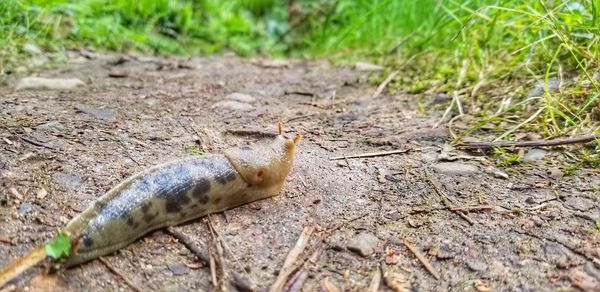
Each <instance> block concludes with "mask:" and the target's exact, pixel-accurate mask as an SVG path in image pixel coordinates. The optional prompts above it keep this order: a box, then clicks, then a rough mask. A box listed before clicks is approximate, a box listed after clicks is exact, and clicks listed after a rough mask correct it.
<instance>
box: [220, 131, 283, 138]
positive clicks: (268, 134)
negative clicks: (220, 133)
mask: <svg viewBox="0 0 600 292" xmlns="http://www.w3.org/2000/svg"><path fill="white" fill-rule="evenodd" d="M226 132H227V133H229V134H232V135H237V136H256V137H276V136H277V133H274V132H265V131H261V130H252V129H229V130H227V131H226Z"/></svg>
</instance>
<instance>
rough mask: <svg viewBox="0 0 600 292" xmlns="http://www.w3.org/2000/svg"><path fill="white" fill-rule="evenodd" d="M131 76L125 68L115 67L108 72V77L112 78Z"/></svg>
mask: <svg viewBox="0 0 600 292" xmlns="http://www.w3.org/2000/svg"><path fill="white" fill-rule="evenodd" d="M127 76H129V73H127V71H125V70H119V69H113V70H111V71H110V72H109V73H108V77H111V78H125V77H127Z"/></svg>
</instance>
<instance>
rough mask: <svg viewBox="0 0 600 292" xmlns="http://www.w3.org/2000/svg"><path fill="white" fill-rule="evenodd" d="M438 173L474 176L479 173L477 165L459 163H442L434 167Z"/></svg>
mask: <svg viewBox="0 0 600 292" xmlns="http://www.w3.org/2000/svg"><path fill="white" fill-rule="evenodd" d="M433 169H435V170H436V171H437V172H440V173H443V174H448V175H473V174H476V173H477V172H478V171H479V168H478V167H477V166H475V165H471V164H466V163H459V162H442V163H438V164H436V165H434V166H433Z"/></svg>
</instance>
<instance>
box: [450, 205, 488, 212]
mask: <svg viewBox="0 0 600 292" xmlns="http://www.w3.org/2000/svg"><path fill="white" fill-rule="evenodd" d="M492 209H494V206H492V205H476V206H464V207H454V208H450V210H451V211H454V212H456V211H467V212H469V211H484V210H492Z"/></svg>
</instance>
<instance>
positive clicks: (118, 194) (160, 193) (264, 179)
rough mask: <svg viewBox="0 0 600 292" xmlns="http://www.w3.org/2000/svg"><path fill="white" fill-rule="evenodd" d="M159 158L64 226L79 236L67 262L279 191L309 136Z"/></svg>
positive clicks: (5, 274) (11, 270)
mask: <svg viewBox="0 0 600 292" xmlns="http://www.w3.org/2000/svg"><path fill="white" fill-rule="evenodd" d="M282 132H283V131H282V125H281V124H279V134H278V135H277V136H276V137H275V138H274V140H273V141H271V142H270V144H262V145H258V146H257V147H254V148H251V147H237V148H230V149H227V150H225V151H223V153H221V154H204V155H198V156H191V157H187V158H183V159H179V160H175V161H170V162H167V163H164V164H160V165H156V166H154V167H151V168H149V169H147V170H145V171H142V172H139V173H137V174H135V175H133V176H131V177H129V178H127V179H126V180H125V181H123V182H121V183H120V184H118V185H117V186H115V187H114V188H112V189H111V190H109V191H108V192H107V193H105V194H104V195H103V196H101V197H100V198H98V199H97V200H96V201H95V202H94V203H93V204H92V205H91V206H89V207H88V208H87V209H86V210H85V211H83V212H82V213H81V214H80V215H78V216H77V217H75V218H73V219H72V220H71V221H70V222H69V223H68V224H67V225H66V227H65V228H64V229H63V231H64V233H66V234H67V235H69V236H70V237H71V238H75V239H76V241H75V242H74V244H73V247H74V249H73V251H72V252H71V254H69V255H68V256H66V257H65V258H64V259H62V260H63V261H62V265H63V266H64V267H66V268H68V267H72V266H75V265H79V264H82V263H85V262H88V261H90V260H93V259H95V258H98V257H100V256H103V255H107V254H111V253H113V252H115V251H117V250H119V249H121V248H123V247H125V246H127V245H129V244H131V243H133V242H134V241H136V240H137V239H139V238H141V237H142V236H144V235H146V234H148V233H149V232H151V231H154V230H157V229H161V228H164V227H168V226H175V225H179V224H182V223H184V222H188V221H191V220H194V219H197V218H200V217H203V216H205V215H208V214H212V213H218V212H221V211H224V210H227V209H231V208H234V207H237V206H240V205H243V204H247V203H250V202H253V201H257V200H260V199H264V198H267V197H272V196H275V195H277V194H278V193H279V192H280V191H281V189H282V188H283V184H284V181H285V179H286V177H287V175H288V174H289V172H290V170H291V168H292V166H293V162H294V157H295V152H296V145H297V143H298V142H299V141H300V139H301V136H300V135H296V136H295V137H294V138H291V139H290V138H286V137H284V136H283V134H282ZM44 258H46V255H45V253H44V250H43V245H42V246H38V248H36V249H34V250H33V251H31V252H30V253H29V254H28V255H25V256H23V257H22V258H20V259H19V260H17V261H15V262H14V263H13V264H11V265H10V266H8V267H7V268H5V269H4V270H2V271H0V287H2V286H3V285H4V284H5V283H7V282H8V281H10V280H11V279H13V278H15V277H16V276H18V274H20V273H21V272H23V271H24V270H25V269H27V268H29V267H31V266H33V265H35V264H37V263H38V262H39V261H41V260H43V259H44Z"/></svg>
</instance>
